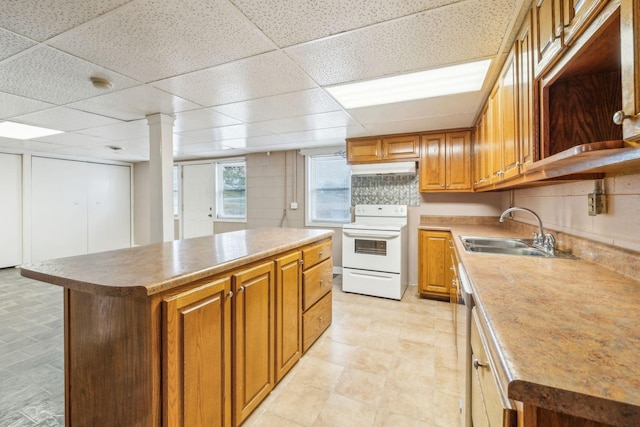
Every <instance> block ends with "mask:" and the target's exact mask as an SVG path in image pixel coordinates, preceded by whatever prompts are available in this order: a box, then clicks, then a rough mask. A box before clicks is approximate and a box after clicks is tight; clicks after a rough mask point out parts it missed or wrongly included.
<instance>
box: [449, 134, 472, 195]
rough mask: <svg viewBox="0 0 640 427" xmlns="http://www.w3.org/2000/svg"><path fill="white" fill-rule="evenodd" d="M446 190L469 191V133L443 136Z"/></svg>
mask: <svg viewBox="0 0 640 427" xmlns="http://www.w3.org/2000/svg"><path fill="white" fill-rule="evenodd" d="M445 147H446V184H445V185H446V189H447V190H448V191H449V190H451V191H468V190H470V189H471V133H470V132H468V131H462V132H452V133H447V134H446V135H445Z"/></svg>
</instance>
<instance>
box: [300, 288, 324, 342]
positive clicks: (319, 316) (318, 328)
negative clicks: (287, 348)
mask: <svg viewBox="0 0 640 427" xmlns="http://www.w3.org/2000/svg"><path fill="white" fill-rule="evenodd" d="M303 318H304V320H303V324H304V332H303V334H302V335H303V343H302V350H303V351H305V352H306V351H307V350H308V349H309V348H310V347H311V345H312V344H313V343H314V342H315V341H316V340H317V339H318V338H319V337H320V335H322V333H323V332H324V331H325V330H326V329H327V328H328V327H329V325H331V292H329V293H328V294H326V295H325V296H324V297H322V299H320V301H318V302H317V303H316V304H315V305H314V306H313V307H311V308H310V309H309V310H307V311H306V312H305V313H304V314H303Z"/></svg>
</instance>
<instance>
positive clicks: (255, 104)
mask: <svg viewBox="0 0 640 427" xmlns="http://www.w3.org/2000/svg"><path fill="white" fill-rule="evenodd" d="M214 110H216V111H218V112H220V113H222V114H225V115H227V116H231V117H234V118H236V119H238V120H242V121H243V122H249V123H250V122H257V121H264V120H275V119H282V118H285V117H291V116H302V115H307V114H315V113H324V112H330V111H338V110H341V108H340V106H339V105H338V103H336V102H335V101H334V100H333V98H331V97H330V96H329V95H328V94H327V93H326V92H325V91H324V90H322V89H309V90H305V91H301V92H293V93H287V94H283V95H275V96H269V97H266V98H260V99H254V100H251V101H243V102H236V103H233V104H227V105H221V106H218V107H214Z"/></svg>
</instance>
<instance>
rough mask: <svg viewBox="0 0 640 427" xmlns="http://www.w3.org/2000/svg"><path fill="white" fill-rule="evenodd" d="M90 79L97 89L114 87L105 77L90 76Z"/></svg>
mask: <svg viewBox="0 0 640 427" xmlns="http://www.w3.org/2000/svg"><path fill="white" fill-rule="evenodd" d="M89 80H91V84H92V85H93V87H95V88H96V89H111V88H112V87H113V83H111V81H109V80H108V79H105V78H103V77H89Z"/></svg>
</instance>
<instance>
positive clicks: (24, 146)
mask: <svg viewBox="0 0 640 427" xmlns="http://www.w3.org/2000/svg"><path fill="white" fill-rule="evenodd" d="M0 148H4V149H10V150H16V151H20V152H24V151H31V152H41V153H49V152H52V151H55V150H57V149H60V148H64V146H63V145H59V144H52V143H50V142H41V141H33V140H29V139H27V140H18V139H11V138H0Z"/></svg>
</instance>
